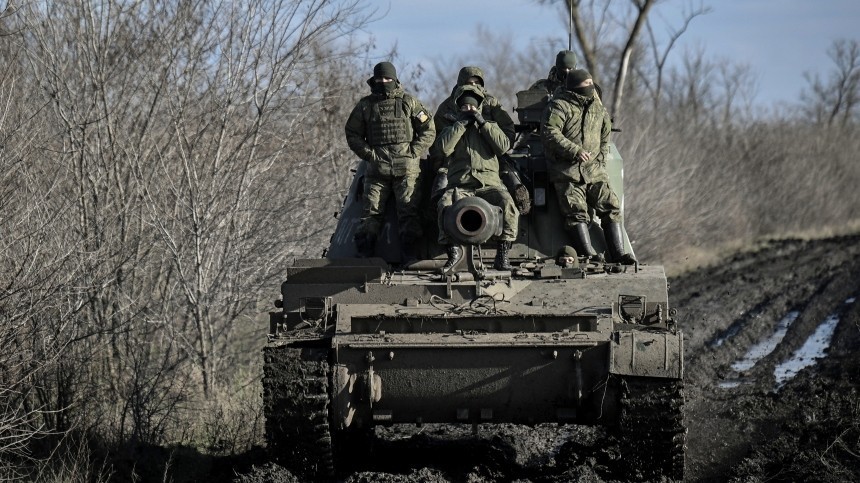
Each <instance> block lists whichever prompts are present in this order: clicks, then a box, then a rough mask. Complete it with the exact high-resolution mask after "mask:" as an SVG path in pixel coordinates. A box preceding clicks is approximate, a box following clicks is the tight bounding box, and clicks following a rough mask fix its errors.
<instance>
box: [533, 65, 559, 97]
mask: <svg viewBox="0 0 860 483" xmlns="http://www.w3.org/2000/svg"><path fill="white" fill-rule="evenodd" d="M563 85H564V82H563V81H561V80H559V79H558V76H557V75H556V67H555V66H552V68H551V69H550V70H549V74H548V75H547V76H546V79H541V80H539V81H537V82H535V83H534V84H532V85H531V87H529V90H531V89H543V90H545V91H546V93H547V94H552V93H553V92H555V90H556V89H558V88H559V87H561V86H563Z"/></svg>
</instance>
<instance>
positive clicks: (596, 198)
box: [588, 180, 636, 265]
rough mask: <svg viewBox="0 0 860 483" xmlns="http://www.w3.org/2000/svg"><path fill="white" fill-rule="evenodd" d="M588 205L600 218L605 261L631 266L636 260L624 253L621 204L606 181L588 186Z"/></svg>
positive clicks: (629, 254)
mask: <svg viewBox="0 0 860 483" xmlns="http://www.w3.org/2000/svg"><path fill="white" fill-rule="evenodd" d="M588 203H589V205H590V206H593V207H594V211H595V213H596V214H597V216H599V217H600V222H601V223H600V226H601V228H603V235H604V237H605V238H606V255H607V257H606V258H607V260H608V261H610V262H612V263H622V264H624V265H633V264H634V263H636V258H635V257H634V256H633V255H632V254H631V253H625V251H624V237H623V235H622V231H621V202H620V201H619V199H618V196H616V195H615V192H614V191H612V189H611V188H610V186H609V182H608V181H607V180H601V181H598V182H596V183H593V184H591V185H589V187H588Z"/></svg>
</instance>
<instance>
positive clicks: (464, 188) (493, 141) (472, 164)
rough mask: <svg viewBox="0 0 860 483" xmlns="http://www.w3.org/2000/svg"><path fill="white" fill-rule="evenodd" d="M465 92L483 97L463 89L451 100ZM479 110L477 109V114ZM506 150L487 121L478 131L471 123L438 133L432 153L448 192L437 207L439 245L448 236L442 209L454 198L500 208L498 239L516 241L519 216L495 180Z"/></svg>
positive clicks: (494, 125) (506, 145)
mask: <svg viewBox="0 0 860 483" xmlns="http://www.w3.org/2000/svg"><path fill="white" fill-rule="evenodd" d="M465 91H472V92H474V93H477V94H478V96H479V97H483V95H482V90H481V89H480V88H479V87H475V86H463V87H460V88H459V89H457V91H456V92H455V96H454V99H455V100H456V99H457V98H458V97H459V96H460V94H461V93H462V92H465ZM480 108H481V106H479V110H480ZM458 112H459V110H458ZM510 146H511V142H510V139H509V138H508V136H507V135H506V133H505V132H504V131H503V130H502V128H501V127H499V125H498V124H497V123H496V122H493V121H490V120H487V122H486V123H484V125H483V126H481V127H478V126H477V125H476V124H475V123H474V122H467V121H459V120H458V121H456V122H454V123H453V124H451V125H449V126H448V127H446V128H445V129H443V130H442V131H441V132H440V133H439V136H438V137H437V138H436V142H435V143H434V149H438V150H439V152H440V153H441V154H442V156H444V157H445V159H446V167H447V172H448V188H447V190H446V191H445V193H444V194H443V195H442V197H441V199H440V200H439V203H438V206H437V215H438V221H439V243H441V244H443V245H445V244H448V235H447V234H446V233H445V230H444V228H443V224H442V213H443V211H444V209H445V208H446V207H448V206H450V205H452V204H453V203H454V201H456V200H455V198H457V199H459V198H463V197H467V196H478V197H480V198H483V199H485V200H487V202H489V203H490V204H493V205H496V206H500V207H501V208H502V212H503V216H504V218H503V220H504V227H503V229H502V235H501V239H502V240H505V241H514V240H516V238H517V226H518V221H519V216H520V213H519V211H518V210H517V207H516V205H515V204H514V200H513V198H511V195H510V193H508V190H507V188H505V185H504V184H503V183H502V180H501V178H499V156H501V155H502V154H504V153H505V152H506V151H507V150H508V149H509V148H510Z"/></svg>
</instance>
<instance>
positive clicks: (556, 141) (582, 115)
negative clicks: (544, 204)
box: [541, 70, 636, 265]
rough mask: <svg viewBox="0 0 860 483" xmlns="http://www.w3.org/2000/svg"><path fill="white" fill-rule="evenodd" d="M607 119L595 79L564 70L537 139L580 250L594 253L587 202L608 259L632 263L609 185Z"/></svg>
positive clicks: (567, 225)
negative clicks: (598, 223) (562, 83)
mask: <svg viewBox="0 0 860 483" xmlns="http://www.w3.org/2000/svg"><path fill="white" fill-rule="evenodd" d="M611 128H612V123H611V121H610V119H609V114H608V113H607V111H606V108H605V107H604V106H603V103H602V102H601V101H600V97H599V96H597V95H595V91H594V81H593V80H592V78H591V74H589V73H588V72H587V71H585V70H574V71H571V72H570V73H569V74H568V75H567V79H566V80H565V87H560V88H558V89H556V91H555V92H554V94H553V98H552V100H550V102H549V104H547V106H546V108H545V109H544V112H543V118H542V120H541V140H542V141H543V145H544V148H545V149H546V153H547V157H548V158H549V161H550V162H549V166H548V168H549V169H548V171H549V175H550V181H551V182H552V183H553V185H554V186H555V191H556V194H557V195H558V202H559V205H560V207H561V210H562V213H563V214H564V216H565V228H566V229H568V230H569V231H570V232H571V235H572V236H573V242H574V248H575V249H576V252H577V253H579V255H582V256H588V257H591V258H595V257H599V255H597V253H596V252H595V250H594V248H593V247H592V246H591V238H590V236H589V233H588V223H589V222H590V219H589V215H588V208H589V207H591V208H593V209H594V211H595V213H596V214H597V216H599V217H600V219H601V227H602V228H603V232H604V234H605V235H606V245H607V252H608V256H609V257H608V261H610V262H613V263H623V264H625V265H632V264H634V263H636V259H635V258H634V257H633V255H631V254H629V253H624V252H623V242H622V236H621V205H620V203H619V201H618V197H617V196H616V195H615V193H614V192H613V191H612V189H611V188H610V186H609V175H608V173H607V172H606V157H607V156H608V155H609V136H610V134H611Z"/></svg>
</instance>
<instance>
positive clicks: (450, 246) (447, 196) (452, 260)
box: [436, 188, 463, 274]
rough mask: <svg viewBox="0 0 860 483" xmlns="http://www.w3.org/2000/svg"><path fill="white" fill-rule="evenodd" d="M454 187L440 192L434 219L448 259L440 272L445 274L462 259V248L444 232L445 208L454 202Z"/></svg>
mask: <svg viewBox="0 0 860 483" xmlns="http://www.w3.org/2000/svg"><path fill="white" fill-rule="evenodd" d="M455 191H456V190H455V189H454V188H449V189H447V190H445V192H444V193H442V196H441V197H440V198H439V202H438V203H437V205H436V221H437V225H438V227H439V244H440V245H444V246H445V251H446V252H447V254H448V261H446V262H445V265H444V266H443V267H442V273H443V274H447V273H449V272H451V271H452V270H453V269H454V266H455V265H457V263H459V262H460V260H462V259H463V248H462V247H460V245H458V244H454V243H451V239H450V238H449V237H448V233H447V232H445V221H444V220H445V208H447V207H449V206H451V205H453V204H454V195H455Z"/></svg>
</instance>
